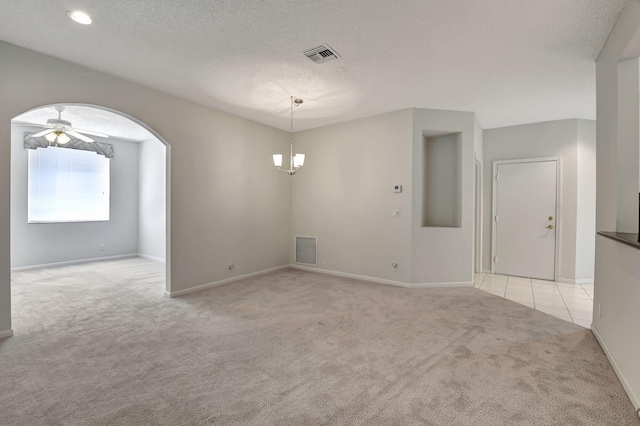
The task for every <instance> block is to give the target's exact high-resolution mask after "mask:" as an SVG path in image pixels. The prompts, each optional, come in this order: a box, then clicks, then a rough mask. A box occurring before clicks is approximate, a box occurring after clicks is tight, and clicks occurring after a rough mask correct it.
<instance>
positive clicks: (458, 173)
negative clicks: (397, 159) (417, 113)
mask: <svg viewBox="0 0 640 426" xmlns="http://www.w3.org/2000/svg"><path fill="white" fill-rule="evenodd" d="M461 226H462V133H461V132H457V133H450V132H438V131H428V130H423V131H422V227H440V228H460V227H461Z"/></svg>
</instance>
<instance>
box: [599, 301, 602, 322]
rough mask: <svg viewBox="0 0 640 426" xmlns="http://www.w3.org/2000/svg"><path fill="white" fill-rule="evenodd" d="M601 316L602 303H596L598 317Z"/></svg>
mask: <svg viewBox="0 0 640 426" xmlns="http://www.w3.org/2000/svg"><path fill="white" fill-rule="evenodd" d="M600 317H602V305H601V304H599V303H598V318H600Z"/></svg>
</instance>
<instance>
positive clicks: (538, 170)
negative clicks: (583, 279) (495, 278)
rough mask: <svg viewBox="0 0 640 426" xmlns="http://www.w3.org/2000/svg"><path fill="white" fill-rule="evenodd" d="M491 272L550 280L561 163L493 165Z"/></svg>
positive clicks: (538, 160)
mask: <svg viewBox="0 0 640 426" xmlns="http://www.w3.org/2000/svg"><path fill="white" fill-rule="evenodd" d="M493 169H494V185H493V217H492V219H493V221H494V223H493V236H492V237H493V238H492V272H494V273H497V274H505V275H516V276H523V277H530V278H538V279H545V280H553V279H555V277H556V265H557V262H556V254H557V253H558V250H557V243H558V238H557V236H558V235H559V234H558V228H557V226H558V224H560V221H559V220H558V213H559V208H558V207H559V199H558V196H559V183H560V176H559V173H560V159H559V158H536V159H522V160H507V161H495V162H494V165H493Z"/></svg>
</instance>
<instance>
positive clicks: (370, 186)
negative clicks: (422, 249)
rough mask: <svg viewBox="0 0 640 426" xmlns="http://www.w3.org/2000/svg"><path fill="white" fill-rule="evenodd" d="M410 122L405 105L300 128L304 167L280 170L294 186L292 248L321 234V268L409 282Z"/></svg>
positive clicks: (298, 139) (297, 144)
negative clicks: (395, 212)
mask: <svg viewBox="0 0 640 426" xmlns="http://www.w3.org/2000/svg"><path fill="white" fill-rule="evenodd" d="M411 120H412V112H411V110H402V111H397V112H392V113H388V114H383V115H379V116H375V117H369V118H364V119H361V120H355V121H349V122H346V123H341V124H335V125H331V126H325V127H321V128H316V129H313V130H307V131H303V132H298V133H296V135H295V143H294V151H295V152H300V153H304V154H306V160H305V165H304V167H303V168H302V169H301V170H300V171H299V172H298V173H297V174H296V175H295V176H292V177H289V176H286V175H284V173H281V172H279V173H280V174H282V175H284V176H285V178H286V179H290V180H291V182H292V185H293V191H292V212H293V215H292V226H291V232H292V236H291V240H290V241H291V247H292V248H293V236H295V235H304V236H316V237H317V238H318V267H319V269H320V272H322V270H324V271H325V272H332V273H339V274H342V275H351V276H360V277H367V278H369V279H371V278H373V279H375V280H378V281H384V282H388V283H396V284H400V285H408V284H410V283H411V193H412V189H411V187H412V184H411ZM286 152H288V150H287V151H285V153H286ZM395 185H402V186H403V188H402V193H400V194H396V193H394V192H393V187H394V186H395ZM392 209H399V210H400V217H399V218H392V217H391V210H392ZM292 253H295V251H294V250H292ZM294 261H295V259H294V258H292V259H291V263H294ZM392 263H397V264H398V271H393V269H392V267H391V264H392Z"/></svg>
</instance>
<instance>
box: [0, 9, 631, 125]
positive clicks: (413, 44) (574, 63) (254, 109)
mask: <svg viewBox="0 0 640 426" xmlns="http://www.w3.org/2000/svg"><path fill="white" fill-rule="evenodd" d="M623 5H624V0H536V1H528V0H447V1H442V0H402V1H399V2H392V1H388V0H351V1H347V0H343V1H335V0H334V1H332V0H296V1H291V0H190V1H158V0H109V1H104V0H64V1H63V0H56V1H53V0H20V1H16V0H0V16H3V18H4V19H3V21H2V25H1V26H0V39H1V40H4V41H7V42H10V43H14V44H16V45H19V46H23V47H26V48H29V49H33V50H36V51H39V52H43V53H46V54H49V55H52V56H56V57H60V58H63V59H66V60H68V61H71V62H75V63H78V64H81V65H84V66H86V67H89V68H93V69H96V70H100V71H102V72H105V73H109V74H112V75H116V76H120V77H123V78H126V79H128V80H132V81H136V82H139V83H141V84H144V85H146V86H149V87H153V88H156V89H159V90H162V91H165V92H168V93H172V94H175V95H177V96H180V97H183V98H186V99H190V100H193V101H196V102H199V103H201V104H204V105H209V106H212V107H215V108H219V109H221V110H224V111H227V112H230V113H233V114H237V115H240V116H244V117H247V118H250V119H253V120H256V121H259V122H262V123H266V124H269V125H272V126H275V127H279V128H281V129H288V124H289V123H288V121H289V120H288V112H289V101H288V99H289V96H290V95H293V96H297V97H301V98H303V99H304V100H305V103H304V106H303V107H301V108H299V109H297V110H296V130H300V129H308V128H313V127H318V126H322V125H326V124H332V123H337V122H342V121H347V120H351V119H356V118H361V117H366V116H371V115H374V114H380V113H385V112H389V111H394V110H398V109H403V108H409V107H418V108H437V109H450V110H460V111H475V112H476V113H477V115H478V118H479V120H480V122H481V124H482V126H483V127H485V128H492V127H501V126H507V125H514V124H522V123H530V122H537V121H545V120H556V119H563V118H590V119H593V118H595V64H594V62H595V59H596V58H597V55H598V53H599V52H600V49H601V48H602V46H603V44H604V42H605V40H606V39H607V36H608V34H609V33H610V31H611V29H612V27H613V25H614V23H615V20H616V18H617V16H618V14H619V12H620V11H621V9H622V7H623ZM72 8H74V9H76V8H77V9H82V10H84V11H86V12H88V13H90V14H91V15H92V16H93V18H94V20H95V24H94V25H91V26H80V25H78V24H76V23H74V22H72V21H70V20H69V19H68V18H67V16H66V13H67V11H68V10H70V9H72ZM321 43H328V44H329V45H331V46H332V47H333V48H334V49H335V50H336V51H337V52H338V53H339V54H340V55H341V56H342V59H339V60H335V61H331V62H328V63H326V64H323V65H316V64H314V63H313V62H311V61H310V60H309V59H307V58H306V57H305V56H303V55H302V54H301V53H300V52H302V51H304V50H306V49H309V48H312V47H314V46H316V45H319V44H321Z"/></svg>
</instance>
